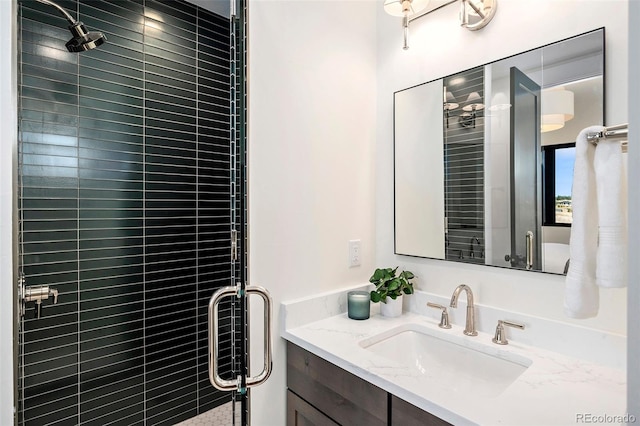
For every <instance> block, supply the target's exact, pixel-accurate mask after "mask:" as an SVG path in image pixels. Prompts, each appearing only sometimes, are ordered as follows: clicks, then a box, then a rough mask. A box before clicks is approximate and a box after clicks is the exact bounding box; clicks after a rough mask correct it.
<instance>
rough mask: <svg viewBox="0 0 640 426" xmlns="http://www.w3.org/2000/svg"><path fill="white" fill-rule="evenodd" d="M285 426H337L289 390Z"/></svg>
mask: <svg viewBox="0 0 640 426" xmlns="http://www.w3.org/2000/svg"><path fill="white" fill-rule="evenodd" d="M287 426H338V423H336V422H334V421H333V420H331V419H330V418H329V417H327V416H325V415H324V414H322V413H321V412H320V411H318V410H316V409H315V407H313V406H312V405H311V404H309V403H307V401H305V400H304V399H302V398H300V397H299V396H298V395H296V394H295V393H293V392H291V391H290V390H289V391H287Z"/></svg>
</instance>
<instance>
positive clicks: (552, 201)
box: [542, 143, 576, 226]
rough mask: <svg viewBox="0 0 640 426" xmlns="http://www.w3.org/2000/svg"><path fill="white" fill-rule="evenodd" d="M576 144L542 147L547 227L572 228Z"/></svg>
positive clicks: (544, 222)
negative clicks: (572, 193) (572, 189)
mask: <svg viewBox="0 0 640 426" xmlns="http://www.w3.org/2000/svg"><path fill="white" fill-rule="evenodd" d="M575 145H576V144H575V143H568V144H562V145H547V146H543V147H542V157H543V159H542V161H543V163H542V169H543V199H544V202H543V210H544V215H543V216H544V221H543V224H544V225H545V226H571V222H572V218H573V214H572V213H573V210H572V207H571V185H572V183H573V164H574V162H575V159H576V147H575Z"/></svg>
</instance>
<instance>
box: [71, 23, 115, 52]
mask: <svg viewBox="0 0 640 426" xmlns="http://www.w3.org/2000/svg"><path fill="white" fill-rule="evenodd" d="M69 31H71V34H72V35H73V38H72V39H71V40H69V41H68V42H67V43H66V44H65V46H67V50H68V51H69V52H85V51H87V50H91V49H95V48H96V47H98V46H100V45H102V44H104V42H105V41H107V36H105V35H104V34H103V33H101V32H97V31H90V32H89V31H87V28H86V27H85V26H84V24H83V23H82V22H80V21H78V22H76V23H75V24H72V25H69Z"/></svg>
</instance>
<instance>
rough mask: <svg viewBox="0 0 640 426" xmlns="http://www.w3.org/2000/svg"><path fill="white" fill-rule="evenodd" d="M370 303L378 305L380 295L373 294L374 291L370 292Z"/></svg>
mask: <svg viewBox="0 0 640 426" xmlns="http://www.w3.org/2000/svg"><path fill="white" fill-rule="evenodd" d="M371 301H372V302H373V303H378V302H379V301H380V294H379V293H377V292H375V291H372V292H371Z"/></svg>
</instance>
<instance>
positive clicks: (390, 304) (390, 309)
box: [380, 295, 403, 318]
mask: <svg viewBox="0 0 640 426" xmlns="http://www.w3.org/2000/svg"><path fill="white" fill-rule="evenodd" d="M402 297H403V296H402V295H401V296H398V297H396V300H393V299H391V298H390V297H387V303H382V302H380V314H382V316H383V317H391V318H393V317H399V316H400V315H402Z"/></svg>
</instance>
